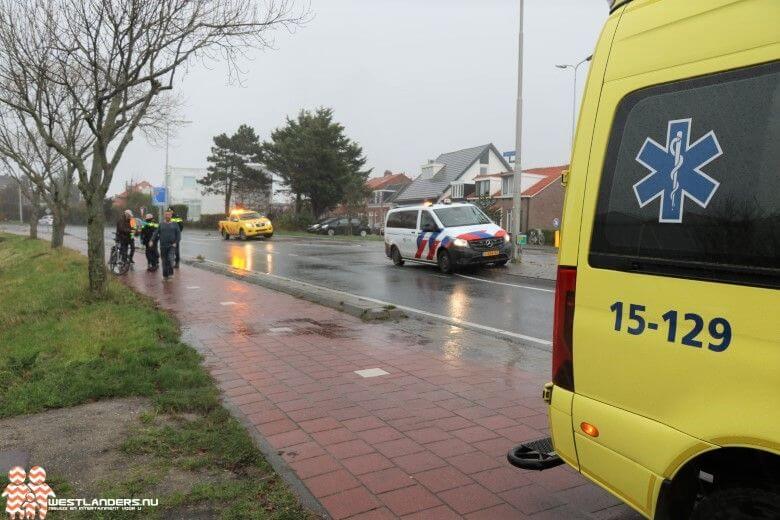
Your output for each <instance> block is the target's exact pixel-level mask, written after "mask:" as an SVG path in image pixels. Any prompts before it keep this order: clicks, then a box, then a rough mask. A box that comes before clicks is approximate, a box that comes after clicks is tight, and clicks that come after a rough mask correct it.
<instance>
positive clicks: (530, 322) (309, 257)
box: [182, 230, 553, 340]
mask: <svg viewBox="0 0 780 520" xmlns="http://www.w3.org/2000/svg"><path fill="white" fill-rule="evenodd" d="M182 254H183V256H185V257H194V256H197V255H202V256H203V257H204V258H206V259H208V260H211V261H214V262H220V263H223V264H227V265H230V266H232V267H234V268H236V269H246V270H250V271H259V272H263V273H269V274H274V275H279V276H284V277H287V278H293V279H296V280H301V281H304V282H308V283H311V284H314V285H320V286H323V287H328V288H330V289H336V290H339V291H344V292H348V293H351V294H355V295H358V296H363V297H367V298H374V299H378V300H382V301H386V302H389V303H392V304H395V305H398V306H404V307H411V308H414V309H418V310H421V311H425V312H429V313H432V314H438V315H444V316H449V317H452V318H456V319H459V320H464V321H468V322H472V323H476V324H479V325H483V326H487V327H492V328H496V329H500V330H505V331H509V332H512V333H516V334H523V335H526V336H531V337H535V338H539V339H541V340H549V339H550V336H551V331H552V301H553V292H552V284H551V283H549V282H547V281H539V282H535V281H530V282H529V281H528V280H527V279H519V278H517V277H514V276H509V275H506V274H505V273H504V272H503V270H502V269H500V268H485V269H479V270H473V271H466V272H464V273H462V274H461V275H460V276H445V275H442V274H440V273H439V272H438V271H437V270H436V269H435V268H434V267H432V266H427V265H415V264H411V263H407V264H406V265H405V266H404V267H402V268H398V267H395V266H393V265H392V263H391V262H390V261H389V260H388V259H387V258H386V257H385V254H384V246H383V243H382V242H378V241H360V242H354V243H353V242H348V241H343V242H330V241H325V240H321V239H317V238H312V239H307V238H303V239H291V238H286V237H274V238H273V239H271V240H253V241H247V242H239V241H234V240H231V241H225V240H222V239H221V238H220V237H219V235H217V234H216V233H206V232H203V231H195V230H185V235H184V241H183V243H182Z"/></svg>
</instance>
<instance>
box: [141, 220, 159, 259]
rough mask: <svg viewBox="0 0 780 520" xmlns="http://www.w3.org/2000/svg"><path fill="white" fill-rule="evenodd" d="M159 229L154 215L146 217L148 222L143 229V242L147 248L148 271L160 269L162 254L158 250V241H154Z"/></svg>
mask: <svg viewBox="0 0 780 520" xmlns="http://www.w3.org/2000/svg"><path fill="white" fill-rule="evenodd" d="M157 227H158V226H157V221H156V220H155V219H154V215H152V214H151V213H149V214H148V215H146V222H144V227H143V228H141V242H142V243H143V244H144V247H146V264H147V267H146V270H147V271H156V270H157V268H158V267H159V261H160V252H159V251H158V250H157V240H152V237H153V236H154V232H155V231H157Z"/></svg>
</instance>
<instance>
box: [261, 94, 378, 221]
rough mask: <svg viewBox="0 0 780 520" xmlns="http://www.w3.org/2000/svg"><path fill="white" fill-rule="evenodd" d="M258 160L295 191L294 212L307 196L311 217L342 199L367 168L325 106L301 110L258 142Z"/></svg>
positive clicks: (362, 178)
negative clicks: (261, 141)
mask: <svg viewBox="0 0 780 520" xmlns="http://www.w3.org/2000/svg"><path fill="white" fill-rule="evenodd" d="M263 163H264V164H265V165H266V166H267V167H268V169H269V170H271V171H273V172H275V173H277V174H278V175H279V176H280V177H281V179H282V183H283V184H284V185H285V186H286V187H287V188H288V189H289V191H290V192H291V193H292V194H293V195H294V196H295V210H296V214H300V212H301V209H302V206H303V202H304V200H308V201H309V203H310V204H311V208H312V213H313V214H314V217H315V218H319V217H320V216H321V215H322V214H323V213H324V212H326V211H327V210H328V209H330V208H332V207H334V206H336V205H337V204H339V203H340V202H342V201H343V200H344V198H345V195H346V194H347V192H348V191H349V190H350V188H351V187H352V186H355V185H356V184H363V183H364V182H365V180H366V178H368V175H369V174H370V173H371V170H370V169H369V170H364V167H365V164H366V158H365V157H364V156H363V149H362V148H361V147H360V146H359V145H358V144H357V143H354V142H353V141H351V140H350V139H349V138H348V137H346V136H345V135H344V127H343V126H342V125H340V124H339V123H336V122H334V121H333V110H332V109H330V108H319V109H317V110H316V111H314V112H310V111H308V110H302V111H301V112H300V113H299V114H298V117H297V118H296V119H290V118H288V119H287V124H286V125H285V126H284V127H282V128H278V129H276V130H275V131H274V132H273V133H272V134H271V140H270V141H268V142H265V143H263Z"/></svg>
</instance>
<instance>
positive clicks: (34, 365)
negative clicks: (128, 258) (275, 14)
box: [0, 233, 310, 520]
mask: <svg viewBox="0 0 780 520" xmlns="http://www.w3.org/2000/svg"><path fill="white" fill-rule="evenodd" d="M86 284H87V281H86V259H85V258H84V257H83V256H81V255H79V254H78V253H76V252H73V251H70V250H62V251H56V252H53V251H51V250H50V249H49V248H48V245H47V244H46V243H44V242H42V241H37V240H28V239H26V238H23V237H19V236H16V235H9V234H1V233H0V295H2V298H0V418H8V417H13V416H18V415H23V414H32V413H36V412H41V411H44V410H46V409H51V408H62V407H70V406H75V405H79V404H83V403H87V402H92V401H96V400H101V399H109V398H119V397H130V396H141V397H146V398H148V399H149V400H150V402H151V403H152V404H151V407H150V410H149V411H148V412H147V413H145V414H143V415H142V417H141V421H140V422H139V424H137V425H136V426H135V427H134V428H133V430H132V432H131V433H130V434H129V435H128V437H127V438H126V439H125V441H124V443H123V445H122V446H117V450H118V451H119V452H121V453H123V454H124V455H126V457H127V460H128V461H129V465H128V466H127V467H126V468H123V470H122V471H120V472H119V474H117V475H116V476H114V477H112V478H111V479H110V482H108V481H107V482H104V483H102V484H100V491H101V495H100V496H101V497H103V498H108V497H130V496H146V497H149V496H152V497H157V498H159V499H160V507H158V508H155V509H151V510H144V511H141V512H127V511H124V512H120V511H114V512H107V513H105V514H102V516H101V515H96V514H95V513H94V512H91V513H88V515H85V516H83V517H84V518H87V517H88V518H130V517H133V518H155V517H161V518H162V517H166V518H169V517H192V516H196V515H194V514H193V512H195V511H197V512H199V513H204V514H206V515H207V516H209V517H215V516H216V517H221V518H253V519H280V520H286V519H301V518H309V517H310V514H309V513H308V512H306V511H305V510H303V509H302V508H301V506H300V505H299V504H298V503H297V500H296V498H295V496H294V494H293V493H292V492H291V491H290V490H289V489H288V488H287V486H286V485H285V483H284V482H283V481H282V480H281V479H280V478H279V477H278V476H277V475H276V474H275V473H274V471H273V469H272V468H271V467H270V465H269V464H268V463H267V462H266V461H265V460H264V458H263V457H262V454H261V453H260V452H259V450H258V449H257V448H256V447H255V446H254V444H253V442H252V440H251V438H250V437H249V436H248V434H247V433H246V431H245V430H244V429H243V427H242V426H241V425H240V424H239V423H238V422H237V421H236V420H235V419H233V418H232V417H231V416H230V415H229V414H228V412H227V411H226V410H225V409H224V408H222V406H221V405H220V403H219V393H218V390H217V388H216V387H215V386H214V384H213V382H212V380H211V379H210V378H209V376H208V375H207V374H206V372H205V371H204V369H203V368H202V367H201V365H200V357H199V355H198V354H197V353H196V352H195V351H194V350H193V349H191V348H190V347H188V346H187V345H185V344H183V343H181V342H180V341H179V333H178V329H177V327H176V324H175V323H174V322H173V320H172V319H171V318H170V317H169V316H167V315H166V314H164V313H162V312H160V311H159V310H157V309H156V308H155V307H154V305H153V303H152V302H151V301H150V300H148V299H146V298H143V297H141V296H139V295H137V294H136V293H134V292H133V291H131V290H130V289H129V288H127V287H125V286H124V285H122V284H120V283H117V282H114V281H112V282H111V284H110V289H109V293H108V297H107V298H106V299H105V300H101V301H90V300H89V299H88V297H87V293H86V290H85V288H86ZM63 440H67V438H65V439H63ZM63 449H64V450H67V449H68V446H67V443H66V442H65V443H63ZM172 474H175V475H177V476H179V477H181V476H182V475H185V477H184V478H179V479H178V481H179V482H184V483H185V484H184V485H178V486H175V488H170V486H168V487H167V488H166V486H165V485H162V484H163V483H165V481H166V480H168V481H170V479H171V475H172ZM52 477H53V479H54V480H56V479H57V477H56V475H52ZM58 490H59V491H60V493H59V496H65V497H66V496H67V495H68V494H69V493H71V492H72V493H76V496H78V495H77V493H78V490H73V489H71V486H69V485H68V484H67V482H58ZM61 515H62V513H60V512H58V513H57V517H58V518H60V517H62V518H66V517H70V516H76V517H79V515H63V516H61ZM181 515H184V516H181Z"/></svg>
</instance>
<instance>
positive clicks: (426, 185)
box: [395, 143, 511, 206]
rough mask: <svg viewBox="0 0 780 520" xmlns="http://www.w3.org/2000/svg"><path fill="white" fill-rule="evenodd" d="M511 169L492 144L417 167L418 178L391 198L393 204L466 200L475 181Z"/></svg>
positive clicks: (445, 156)
mask: <svg viewBox="0 0 780 520" xmlns="http://www.w3.org/2000/svg"><path fill="white" fill-rule="evenodd" d="M509 170H511V166H509V164H508V163H507V162H506V160H505V159H504V158H503V157H502V156H501V154H500V153H499V151H498V150H497V149H496V147H495V146H494V145H493V144H492V143H488V144H484V145H481V146H475V147H473V148H465V149H463V150H457V151H454V152H447V153H443V154H441V155H439V156H438V157H437V158H436V159H433V160H430V161H428V162H427V163H426V164H423V165H422V166H421V167H420V175H419V177H417V178H416V179H415V180H414V181H413V182H412V183H411V184H409V185H408V186H407V187H406V189H404V190H403V191H402V192H401V193H400V194H399V195H398V196H397V197H396V199H395V203H396V205H399V206H408V205H411V204H421V203H423V202H441V201H443V200H447V199H449V200H451V201H459V200H466V199H467V198H468V197H469V196H471V195H473V194H474V190H475V179H476V177H478V176H480V175H492V174H497V173H501V172H505V171H509Z"/></svg>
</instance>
